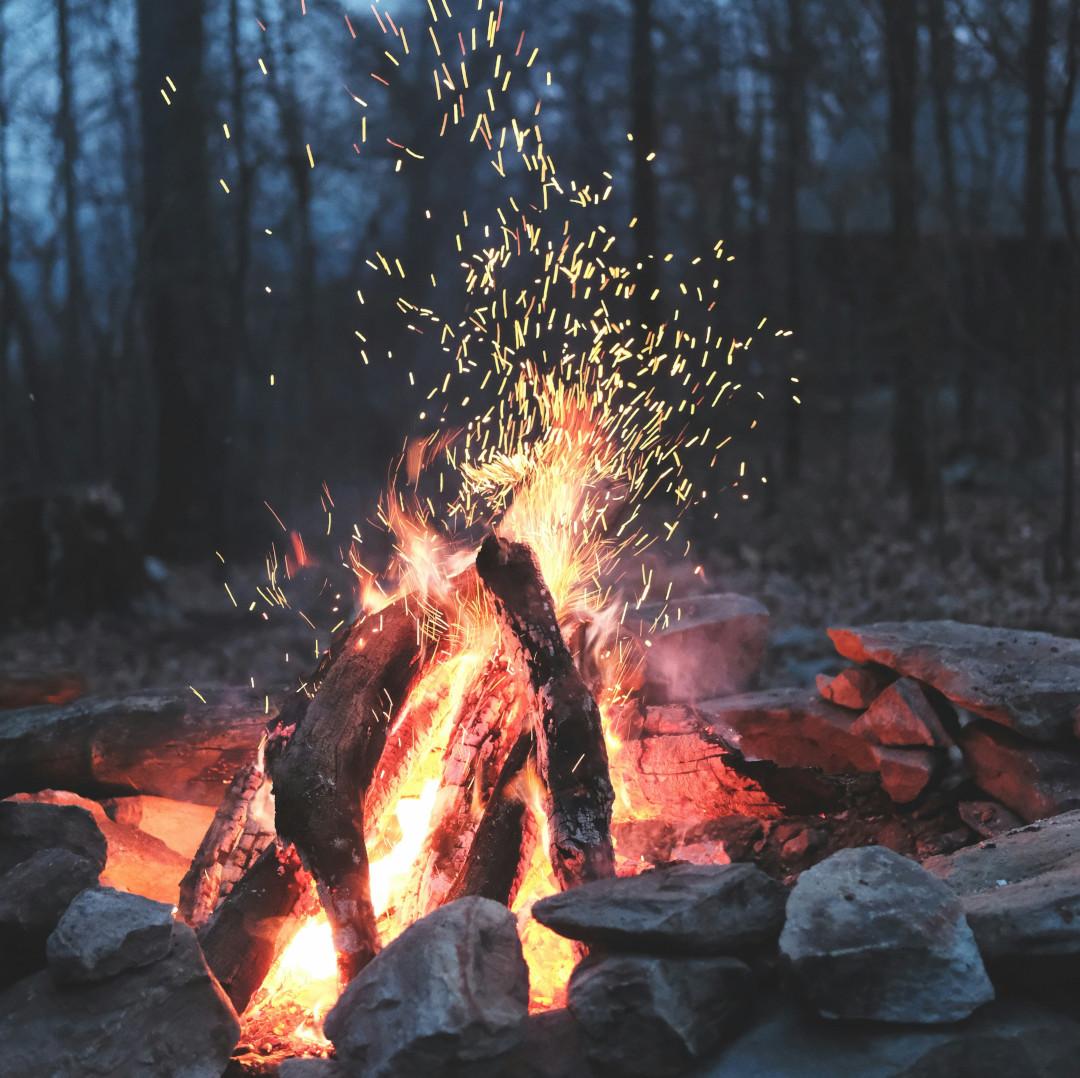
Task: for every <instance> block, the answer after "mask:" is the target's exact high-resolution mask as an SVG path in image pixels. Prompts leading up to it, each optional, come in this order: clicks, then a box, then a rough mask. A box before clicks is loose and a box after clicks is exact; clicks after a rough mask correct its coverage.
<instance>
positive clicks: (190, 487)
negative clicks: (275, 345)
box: [138, 0, 227, 555]
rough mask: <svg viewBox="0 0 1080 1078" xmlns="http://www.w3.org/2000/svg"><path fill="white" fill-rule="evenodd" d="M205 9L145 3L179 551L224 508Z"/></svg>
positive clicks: (197, 542)
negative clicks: (206, 106) (206, 109)
mask: <svg viewBox="0 0 1080 1078" xmlns="http://www.w3.org/2000/svg"><path fill="white" fill-rule="evenodd" d="M203 11H204V0H192V2H191V3H187V4H163V3H161V2H160V0H139V3H138V27H139V76H138V82H139V98H140V106H141V124H142V143H143V214H144V220H143V231H144V236H143V242H144V248H145V251H144V257H143V260H142V265H143V272H144V276H145V281H144V293H145V297H146V298H145V322H146V326H147V334H148V343H149V347H150V351H151V355H152V357H153V367H154V371H155V375H156V383H157V384H156V397H157V480H156V489H155V500H154V504H153V508H152V511H151V516H150V524H149V526H150V540H151V544H152V547H153V549H155V550H157V551H159V552H161V553H166V554H173V555H188V554H191V553H193V552H194V551H195V550H199V551H202V550H205V549H206V548H207V544H208V543H212V542H213V541H214V540H213V539H212V538H211V537H213V536H215V535H216V534H217V533H218V532H219V531H220V522H221V519H222V513H223V505H224V490H223V483H222V479H223V476H224V472H225V469H224V467H223V464H224V459H225V456H226V454H225V438H226V435H227V432H226V431H225V430H224V429H223V427H224V424H222V423H221V421H220V420H221V417H220V415H219V414H218V400H219V397H218V395H217V394H216V393H215V392H214V388H213V387H214V386H215V384H218V383H219V382H220V379H221V378H222V377H223V374H222V372H221V371H220V370H219V369H218V366H217V365H218V363H219V360H220V359H221V356H220V355H219V351H218V347H217V345H218V339H217V333H216V330H215V317H214V307H213V304H212V295H213V289H212V286H211V280H210V267H211V264H212V262H211V260H212V259H213V257H214V249H215V247H214V244H213V233H212V229H211V226H210V212H209V202H208V197H209V196H208V188H209V184H208V170H207V160H206V146H205V135H206V124H205V117H204V113H203V108H204V105H203V102H204V94H205V88H204V87H203V85H202V81H203V80H202V63H203ZM167 78H168V79H171V80H172V85H174V86H175V87H176V89H175V91H174V90H173V89H172V88H171V86H170V85H169V83H168V82H167V81H166V79H167ZM163 93H164V94H165V95H167V96H168V98H169V99H170V101H171V104H170V105H169V106H166V104H165V101H164V100H163V99H162V95H163Z"/></svg>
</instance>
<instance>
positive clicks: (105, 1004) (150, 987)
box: [0, 924, 240, 1078]
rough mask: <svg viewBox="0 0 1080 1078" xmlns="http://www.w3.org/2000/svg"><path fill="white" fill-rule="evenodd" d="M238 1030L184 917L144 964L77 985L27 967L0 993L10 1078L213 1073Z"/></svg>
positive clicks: (3, 1051)
mask: <svg viewBox="0 0 1080 1078" xmlns="http://www.w3.org/2000/svg"><path fill="white" fill-rule="evenodd" d="M239 1034H240V1023H239V1021H238V1020H237V1017H236V1012H235V1011H234V1010H233V1008H232V1005H231V1004H230V1003H229V1001H228V999H227V998H226V996H225V993H224V992H222V990H221V988H220V986H219V985H218V983H217V981H215V980H214V978H213V977H212V976H211V974H210V971H209V970H208V969H207V967H206V962H205V961H204V959H203V956H202V952H201V951H200V950H199V945H198V943H197V942H196V940H195V933H194V932H192V930H191V929H190V928H188V926H187V925H184V924H177V925H175V926H174V928H173V945H172V949H171V950H170V952H169V954H168V955H167V956H166V957H165V958H163V959H161V961H159V962H155V963H154V964H153V965H150V966H144V967H142V968H141V969H137V970H129V971H127V972H126V973H122V974H120V975H119V976H116V977H112V978H110V979H109V980H107V981H100V982H97V983H95V984H86V985H78V986H74V985H65V986H63V987H61V986H59V985H57V984H56V983H55V982H54V981H53V979H52V977H51V975H50V974H49V973H47V972H41V973H35V974H34V975H33V976H31V977H27V978H25V979H24V980H22V981H19V983H18V984H16V985H13V986H12V987H11V988H9V989H8V990H7V991H6V992H4V993H3V994H0V1059H2V1060H3V1069H4V1072H5V1073H6V1074H12V1075H15V1074H17V1075H19V1078H87V1076H88V1075H110V1076H114V1078H150V1076H151V1075H152V1076H153V1078H220V1075H221V1073H222V1071H224V1069H225V1066H226V1064H227V1063H228V1061H229V1056H230V1053H231V1052H232V1050H233V1047H234V1046H235V1045H236V1042H237V1038H238V1037H239Z"/></svg>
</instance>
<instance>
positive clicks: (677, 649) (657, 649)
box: [627, 594, 769, 704]
mask: <svg viewBox="0 0 1080 1078" xmlns="http://www.w3.org/2000/svg"><path fill="white" fill-rule="evenodd" d="M627 625H628V626H629V627H630V628H631V629H632V630H633V629H637V630H640V631H641V633H642V636H643V638H644V639H646V640H648V641H649V645H650V646H649V647H647V648H646V649H645V692H646V697H647V699H648V702H649V703H657V704H660V703H668V702H672V701H680V702H687V701H694V700H704V699H707V698H709V697H710V696H725V695H727V694H729V693H737V692H745V691H746V690H747V689H749V688H752V687H753V686H754V684H755V683H756V681H757V676H758V673H759V672H760V670H761V664H762V661H763V659H764V657H765V645H766V643H767V642H768V636H769V612H768V610H766V609H765V607H764V606H762V605H761V603H759V602H757V601H756V600H754V599H748V598H746V597H745V596H742V595H731V594H726V595H703V596H700V597H698V598H692V599H678V600H675V599H673V600H671V601H670V602H667V603H651V604H648V605H646V606H643V607H641V609H640V610H636V611H632V612H631V613H630V614H629V615H628V617H627ZM653 626H655V629H654V630H653V631H652V632H649V629H650V628H651V627H653Z"/></svg>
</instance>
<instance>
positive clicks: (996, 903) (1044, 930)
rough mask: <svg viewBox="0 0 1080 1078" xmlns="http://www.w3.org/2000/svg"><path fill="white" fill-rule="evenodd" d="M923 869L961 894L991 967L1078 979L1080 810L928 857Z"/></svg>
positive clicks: (1041, 978)
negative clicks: (948, 852) (941, 854)
mask: <svg viewBox="0 0 1080 1078" xmlns="http://www.w3.org/2000/svg"><path fill="white" fill-rule="evenodd" d="M923 867H924V868H925V869H926V870H927V871H928V872H930V873H932V874H933V875H935V876H937V877H938V878H940V879H942V880H944V881H945V883H947V884H948V885H949V887H951V888H952V889H953V890H954V891H955V892H956V893H957V894H958V895H959V896H960V899H961V903H962V905H963V907H964V912H965V914H966V915H967V919H968V923H969V924H970V925H971V928H972V931H973V932H974V933H975V939H976V941H977V942H978V944H979V950H980V951H981V952H982V955H983V958H984V960H985V961H986V962H987V963H988V964H989V965H990V966H991V971H992V972H995V974H996V973H997V971H999V970H1001V971H1003V972H1004V973H1005V975H1006V976H1008V975H1009V974H1010V973H1015V972H1022V973H1025V974H1026V975H1027V976H1026V977H1025V979H1027V980H1034V981H1036V982H1041V983H1046V982H1049V981H1059V980H1068V981H1073V982H1077V983H1080V812H1069V813H1066V814H1064V815H1062V816H1055V817H1054V818H1053V819H1049V820H1042V821H1040V822H1039V823H1035V824H1032V825H1030V826H1028V827H1023V828H1020V829H1018V830H1016V831H1011V832H1009V833H1007V834H1003V835H999V836H996V837H995V838H993V839H991V840H988V841H985V842H980V843H979V844H978V845H976V846H968V847H966V848H965V849H962V850H958V851H956V852H955V853H951V854H948V855H945V856H941V857H931V858H928V859H927V861H926V862H925V863H924V866H923Z"/></svg>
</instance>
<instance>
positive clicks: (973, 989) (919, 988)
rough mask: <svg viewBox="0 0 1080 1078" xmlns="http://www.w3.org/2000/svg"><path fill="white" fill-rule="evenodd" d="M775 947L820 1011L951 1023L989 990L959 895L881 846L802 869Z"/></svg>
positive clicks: (983, 999)
mask: <svg viewBox="0 0 1080 1078" xmlns="http://www.w3.org/2000/svg"><path fill="white" fill-rule="evenodd" d="M780 951H781V954H782V955H783V956H784V958H785V959H786V961H787V962H788V964H789V965H790V967H791V970H792V973H793V974H794V977H795V980H796V981H797V983H798V984H799V986H800V988H801V990H802V992H803V994H804V995H805V996H806V998H807V999H808V1000H809V1001H810V1003H812V1004H813V1006H814V1007H815V1008H816V1009H817V1011H818V1012H819V1013H820V1014H821V1015H823V1016H824V1017H826V1018H857V1019H870V1020H874V1021H879V1022H914V1023H918V1024H929V1023H937V1022H955V1021H959V1020H960V1019H962V1018H966V1017H967V1016H968V1015H969V1014H971V1013H972V1011H974V1010H975V1009H976V1008H977V1007H979V1006H981V1005H982V1004H983V1003H986V1002H988V1001H989V1000H991V999H993V998H994V990H993V987H992V986H991V984H990V980H989V978H988V977H987V975H986V970H985V968H984V966H983V962H982V959H981V957H980V956H979V950H978V948H977V947H976V944H975V939H974V936H973V935H972V932H971V929H970V928H969V927H968V924H967V921H965V920H964V913H963V910H962V908H961V906H960V901H959V899H958V898H957V896H956V895H955V894H954V893H953V892H952V891H951V890H950V889H949V888H948V887H947V886H946V885H945V884H944V883H942V882H941V881H940V880H939V879H937V878H936V877H934V876H931V875H930V874H929V873H928V872H925V871H924V870H923V869H922V868H920V867H919V866H918V865H917V864H915V863H914V862H912V861H909V860H908V859H907V858H905V857H901V856H900V855H899V854H896V853H893V852H892V851H891V850H887V849H885V848H884V847H883V846H864V847H862V848H860V849H848V850H841V851H840V852H839V853H836V854H833V856H832V857H829V858H827V859H826V860H824V861H822V862H820V863H819V864H817V865H815V866H814V867H813V868H810V869H808V870H807V871H806V872H804V873H803V874H802V875H801V876H800V877H799V880H798V882H797V883H796V885H795V888H794V890H793V891H792V892H791V896H790V897H789V899H788V907H787V921H786V923H785V925H784V930H783V932H782V933H781V935H780Z"/></svg>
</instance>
